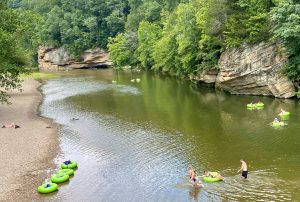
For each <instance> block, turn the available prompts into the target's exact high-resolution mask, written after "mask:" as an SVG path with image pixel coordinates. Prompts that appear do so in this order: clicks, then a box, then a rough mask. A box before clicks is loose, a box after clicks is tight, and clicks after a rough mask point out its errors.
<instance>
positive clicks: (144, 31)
mask: <svg viewBox="0 0 300 202" xmlns="http://www.w3.org/2000/svg"><path fill="white" fill-rule="evenodd" d="M160 32H161V28H160V26H158V25H156V24H151V23H150V22H147V21H142V22H141V23H140V25H139V29H138V44H139V45H138V49H137V52H138V59H139V61H140V62H141V65H142V66H143V67H145V68H147V69H151V68H152V66H153V65H154V59H153V51H154V45H155V43H156V42H157V40H158V39H159V37H160Z"/></svg>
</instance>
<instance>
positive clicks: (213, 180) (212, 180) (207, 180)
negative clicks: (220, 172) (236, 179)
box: [203, 177, 221, 182]
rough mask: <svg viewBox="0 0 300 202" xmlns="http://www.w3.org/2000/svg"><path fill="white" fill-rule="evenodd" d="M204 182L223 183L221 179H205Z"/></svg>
mask: <svg viewBox="0 0 300 202" xmlns="http://www.w3.org/2000/svg"><path fill="white" fill-rule="evenodd" d="M203 180H204V181H205V182H219V181H221V179H220V178H216V177H204V178H203Z"/></svg>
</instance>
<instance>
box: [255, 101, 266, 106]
mask: <svg viewBox="0 0 300 202" xmlns="http://www.w3.org/2000/svg"><path fill="white" fill-rule="evenodd" d="M255 106H256V107H264V106H265V104H264V103H262V102H258V103H256V104H255Z"/></svg>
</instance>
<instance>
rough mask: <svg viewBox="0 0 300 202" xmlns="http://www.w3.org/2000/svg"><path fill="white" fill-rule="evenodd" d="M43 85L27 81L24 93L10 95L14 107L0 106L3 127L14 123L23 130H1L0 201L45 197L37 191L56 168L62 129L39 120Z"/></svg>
mask: <svg viewBox="0 0 300 202" xmlns="http://www.w3.org/2000/svg"><path fill="white" fill-rule="evenodd" d="M39 86H40V83H39V82H37V81H35V80H33V79H26V80H25V81H24V83H23V87H22V88H23V92H22V93H20V92H18V91H14V92H12V93H10V95H11V99H10V101H11V102H12V105H0V126H2V125H4V124H10V123H14V124H17V125H19V126H20V127H21V128H17V129H13V128H0V201H32V200H39V199H41V196H40V195H39V194H38V193H37V192H36V188H37V186H38V185H40V184H41V183H42V182H43V181H44V180H45V179H47V178H49V176H50V174H48V173H47V171H49V170H53V169H55V168H56V165H55V164H54V162H53V159H54V158H55V156H56V155H57V154H58V149H59V147H58V128H57V126H56V125H55V124H53V123H52V122H51V121H50V120H47V119H44V118H42V117H39V116H38V114H37V109H38V106H39V104H40V102H41V100H42V95H41V93H40V92H39V91H38V87H39Z"/></svg>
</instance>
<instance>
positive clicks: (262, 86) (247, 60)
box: [194, 43, 295, 98]
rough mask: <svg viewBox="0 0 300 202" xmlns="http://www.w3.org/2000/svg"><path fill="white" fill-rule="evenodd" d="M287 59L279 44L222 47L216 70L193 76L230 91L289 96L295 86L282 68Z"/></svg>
mask: <svg viewBox="0 0 300 202" xmlns="http://www.w3.org/2000/svg"><path fill="white" fill-rule="evenodd" d="M286 61H287V56H286V54H285V50H284V48H282V46H281V45H280V44H266V43H260V44H258V45H255V46H252V47H249V46H247V47H244V48H234V49H227V50H225V51H224V52H223V53H222V55H221V57H220V60H219V72H218V73H216V72H215V71H213V72H211V71H209V72H204V73H202V74H200V75H198V76H197V77H195V78H194V79H196V80H198V81H200V82H204V83H213V82H214V83H215V87H216V88H220V89H223V90H225V91H228V92H230V93H231V94H243V95H269V96H274V97H278V98H290V97H293V96H294V94H295V87H294V84H293V83H292V81H290V80H289V79H288V77H287V76H285V75H283V74H282V68H283V66H284V64H285V63H286Z"/></svg>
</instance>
